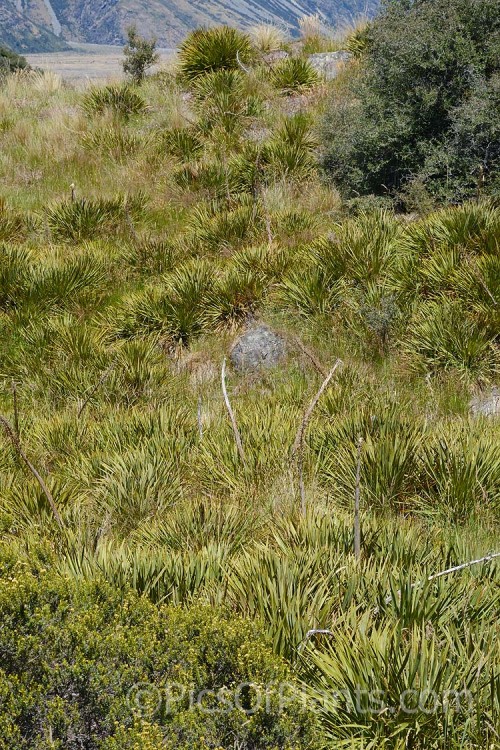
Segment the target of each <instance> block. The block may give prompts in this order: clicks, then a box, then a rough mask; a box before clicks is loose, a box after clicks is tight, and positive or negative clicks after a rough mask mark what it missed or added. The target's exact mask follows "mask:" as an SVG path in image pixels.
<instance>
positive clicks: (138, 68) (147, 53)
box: [123, 26, 160, 83]
mask: <svg viewBox="0 0 500 750" xmlns="http://www.w3.org/2000/svg"><path fill="white" fill-rule="evenodd" d="M123 55H124V57H125V59H124V61H123V71H124V73H125V74H126V75H128V76H130V78H131V79H132V80H133V81H134V83H141V82H142V81H143V80H144V78H145V77H146V71H147V70H148V69H149V68H151V67H152V66H153V65H155V64H156V63H157V62H158V60H159V59H160V56H159V54H158V53H157V52H156V39H151V40H150V41H148V40H147V39H144V38H143V37H141V36H140V35H139V34H138V33H137V29H136V28H135V26H131V27H130V28H129V29H128V30H127V44H126V45H125V47H124V49H123Z"/></svg>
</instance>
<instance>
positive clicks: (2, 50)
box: [0, 45, 29, 75]
mask: <svg viewBox="0 0 500 750" xmlns="http://www.w3.org/2000/svg"><path fill="white" fill-rule="evenodd" d="M28 67H29V66H28V61H27V60H26V58H25V57H23V56H22V55H18V54H17V53H16V52H13V51H12V50H11V49H9V48H8V47H3V46H2V45H0V75H2V74H4V73H13V72H14V71H15V70H24V69H25V68H28Z"/></svg>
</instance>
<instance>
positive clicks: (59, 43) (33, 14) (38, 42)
mask: <svg viewBox="0 0 500 750" xmlns="http://www.w3.org/2000/svg"><path fill="white" fill-rule="evenodd" d="M43 7H44V6H43V3H42V2H41V1H40V4H38V3H37V2H36V1H35V2H31V3H30V12H29V13H27V12H24V11H23V10H22V9H20V3H14V2H11V0H3V2H2V3H1V4H0V43H1V44H4V45H6V46H7V47H10V48H11V49H13V50H15V51H16V52H19V53H24V52H57V51H58V50H64V49H67V44H66V43H65V42H64V41H63V40H62V39H59V38H58V37H57V36H56V35H55V34H54V33H52V31H50V30H49V28H48V26H50V22H49V23H48V24H47V22H48V18H47V17H46V16H45V14H44V13H43Z"/></svg>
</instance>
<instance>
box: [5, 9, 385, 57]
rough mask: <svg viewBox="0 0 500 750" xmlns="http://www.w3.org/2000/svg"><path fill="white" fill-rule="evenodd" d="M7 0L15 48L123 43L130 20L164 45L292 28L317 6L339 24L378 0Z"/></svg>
mask: <svg viewBox="0 0 500 750" xmlns="http://www.w3.org/2000/svg"><path fill="white" fill-rule="evenodd" d="M5 3H6V7H5V8H2V11H1V12H0V40H2V41H3V42H4V43H9V44H10V46H12V47H13V48H14V49H16V50H19V51H31V52H34V51H45V50H47V51H49V50H53V49H57V48H58V47H60V44H61V42H60V41H58V40H57V39H56V36H58V37H59V36H60V38H61V39H64V40H72V41H79V42H91V43H97V44H122V43H123V41H124V38H125V32H126V29H127V28H128V27H129V26H130V25H131V24H132V23H135V24H136V25H137V26H138V28H139V31H140V32H141V33H142V34H146V35H150V36H152V35H154V36H156V37H157V38H158V42H159V43H160V45H161V46H166V47H169V46H173V45H176V44H177V43H178V42H179V41H180V40H181V39H182V38H183V37H184V36H185V34H186V33H187V32H188V31H189V30H190V29H192V28H195V27H197V26H211V25H214V24H233V25H237V26H240V27H248V26H252V25H255V24H258V23H268V22H269V23H277V24H280V25H285V26H287V27H289V28H291V29H293V28H294V27H296V26H297V19H298V18H300V16H303V15H307V14H312V13H316V12H319V13H321V15H322V16H324V18H325V20H326V21H327V22H328V23H330V24H338V23H342V22H343V21H345V20H346V19H350V18H352V17H353V16H356V15H357V14H359V13H362V12H368V13H373V12H374V11H375V9H376V7H377V5H378V0H369V1H368V2H365V0H233V1H231V0H213V2H210V3H207V2H205V0H102V2H100V3H99V4H96V3H95V2H94V0H4V4H5ZM13 14H16V15H17V16H18V19H17V20H16V22H15V23H13V22H12V20H11V17H12V15H13ZM31 27H33V28H31ZM38 29H40V30H39V31H38V34H37V33H36V32H37V30H38ZM42 29H43V31H42ZM49 29H50V30H51V32H53V33H51V32H50V31H49Z"/></svg>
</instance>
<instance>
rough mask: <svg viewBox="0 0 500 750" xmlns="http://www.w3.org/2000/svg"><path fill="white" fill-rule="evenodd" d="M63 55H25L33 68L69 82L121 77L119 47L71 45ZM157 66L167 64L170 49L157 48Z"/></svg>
mask: <svg viewBox="0 0 500 750" xmlns="http://www.w3.org/2000/svg"><path fill="white" fill-rule="evenodd" d="M71 46H72V49H71V50H67V51H65V52H49V53H39V54H33V55H26V57H27V59H28V62H29V63H30V65H32V66H33V67H34V68H42V69H43V70H52V71H54V72H55V73H59V74H60V75H61V76H62V77H63V78H64V79H65V80H67V81H70V82H84V81H85V80H91V81H92V80H103V79H107V78H120V77H122V75H123V70H122V60H123V48H122V47H119V46H112V45H107V44H72V45H71ZM159 52H160V55H161V63H160V64H162V63H165V62H168V60H170V59H172V56H173V55H174V52H175V51H174V50H168V49H161V50H159Z"/></svg>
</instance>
